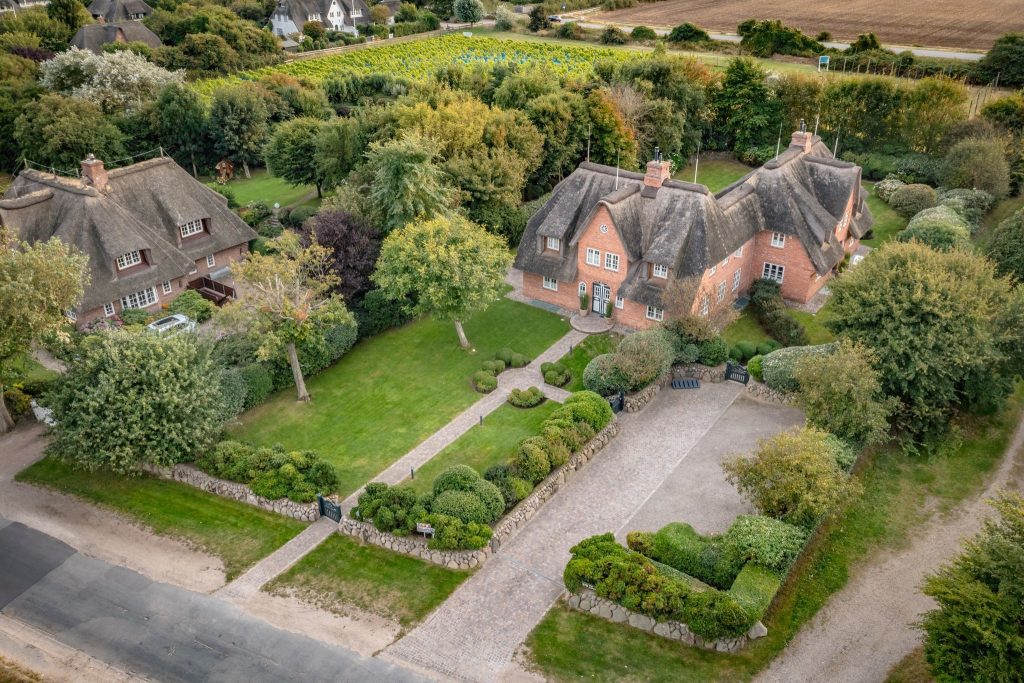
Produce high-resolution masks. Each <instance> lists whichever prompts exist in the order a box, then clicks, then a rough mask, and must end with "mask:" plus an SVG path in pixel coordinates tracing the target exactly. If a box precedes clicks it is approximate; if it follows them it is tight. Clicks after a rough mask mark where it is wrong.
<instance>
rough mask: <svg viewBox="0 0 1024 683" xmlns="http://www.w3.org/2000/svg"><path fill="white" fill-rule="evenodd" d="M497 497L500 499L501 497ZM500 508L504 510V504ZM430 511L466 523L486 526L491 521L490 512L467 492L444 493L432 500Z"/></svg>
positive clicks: (482, 503) (472, 494)
mask: <svg viewBox="0 0 1024 683" xmlns="http://www.w3.org/2000/svg"><path fill="white" fill-rule="evenodd" d="M491 486H494V485H493V484H491ZM498 497H499V498H501V495H500V494H499V495H498ZM502 508H503V509H504V503H502ZM431 510H432V511H433V512H434V513H436V514H441V515H449V516H451V517H455V518H457V519H461V520H462V521H463V522H467V523H468V522H476V523H477V524H487V523H488V522H489V521H491V513H490V510H488V508H487V506H486V505H485V504H484V502H483V501H482V500H480V497H479V496H477V495H476V494H474V493H470V492H469V491H445V492H444V493H442V494H441V495H439V496H436V497H435V498H434V502H433V503H432V504H431Z"/></svg>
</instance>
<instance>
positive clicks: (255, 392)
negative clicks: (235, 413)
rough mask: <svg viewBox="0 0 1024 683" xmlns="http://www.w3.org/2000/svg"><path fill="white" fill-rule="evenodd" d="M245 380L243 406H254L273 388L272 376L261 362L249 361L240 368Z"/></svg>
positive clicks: (262, 400)
mask: <svg viewBox="0 0 1024 683" xmlns="http://www.w3.org/2000/svg"><path fill="white" fill-rule="evenodd" d="M240 372H241V375H242V379H243V380H244V381H245V408H246V410H248V409H249V408H254V407H256V406H258V405H260V404H261V403H263V402H264V401H266V400H267V397H268V396H270V392H271V391H273V390H274V378H273V377H272V376H271V374H270V370H269V369H267V366H266V365H264V364H263V363H250V364H249V365H246V366H244V367H243V368H241V370H240Z"/></svg>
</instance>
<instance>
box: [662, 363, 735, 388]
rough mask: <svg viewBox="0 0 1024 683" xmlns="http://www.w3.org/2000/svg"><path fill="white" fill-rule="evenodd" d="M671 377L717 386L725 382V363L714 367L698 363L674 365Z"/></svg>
mask: <svg viewBox="0 0 1024 683" xmlns="http://www.w3.org/2000/svg"><path fill="white" fill-rule="evenodd" d="M672 376H673V377H674V378H675V379H699V380H700V381H701V382H711V383H712V384H718V383H720V382H724V381H725V363H722V364H721V365H716V366H714V367H708V366H707V365H701V364H700V363H687V364H685V365H676V366H675V367H673V368H672Z"/></svg>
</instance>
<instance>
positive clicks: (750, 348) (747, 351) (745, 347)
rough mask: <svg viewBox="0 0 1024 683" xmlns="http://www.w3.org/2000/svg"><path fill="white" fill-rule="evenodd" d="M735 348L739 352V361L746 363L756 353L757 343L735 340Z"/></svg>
mask: <svg viewBox="0 0 1024 683" xmlns="http://www.w3.org/2000/svg"><path fill="white" fill-rule="evenodd" d="M736 349H737V350H738V351H739V353H740V358H739V360H740V362H741V363H746V362H747V361H748V360H750V359H751V358H753V357H754V356H756V355H757V344H755V343H754V342H749V341H741V342H736Z"/></svg>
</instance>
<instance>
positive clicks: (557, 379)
mask: <svg viewBox="0 0 1024 683" xmlns="http://www.w3.org/2000/svg"><path fill="white" fill-rule="evenodd" d="M540 372H541V374H542V375H544V383H545V384H550V385H551V386H555V387H560V386H563V385H565V384H567V383H568V382H569V380H570V379H572V373H570V372H569V369H568V368H567V367H565V366H564V365H562V364H561V363H542V364H541V366H540Z"/></svg>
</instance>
